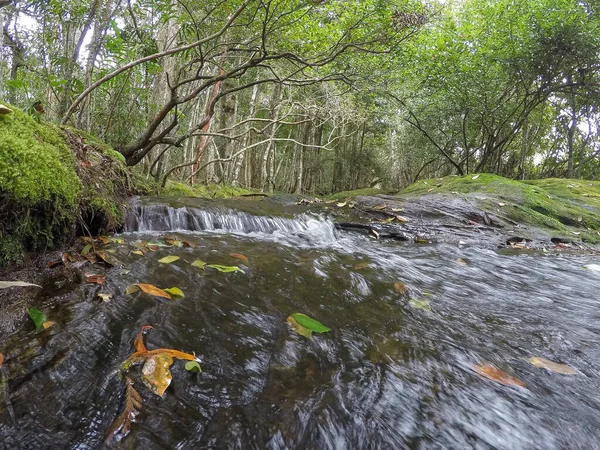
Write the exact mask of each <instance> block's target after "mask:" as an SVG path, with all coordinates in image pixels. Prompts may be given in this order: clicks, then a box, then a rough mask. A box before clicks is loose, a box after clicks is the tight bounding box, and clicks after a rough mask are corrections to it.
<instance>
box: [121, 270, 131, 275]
mask: <svg viewBox="0 0 600 450" xmlns="http://www.w3.org/2000/svg"><path fill="white" fill-rule="evenodd" d="M129 272H131V270H128V269H121V270H120V271H119V275H127V274H128V273H129Z"/></svg>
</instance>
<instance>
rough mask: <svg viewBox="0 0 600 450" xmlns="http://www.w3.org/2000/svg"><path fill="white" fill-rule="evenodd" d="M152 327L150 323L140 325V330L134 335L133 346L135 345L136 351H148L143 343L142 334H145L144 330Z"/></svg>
mask: <svg viewBox="0 0 600 450" xmlns="http://www.w3.org/2000/svg"><path fill="white" fill-rule="evenodd" d="M151 329H152V327H151V326H150V325H144V326H143V327H142V331H140V332H139V334H138V335H137V336H136V338H135V341H134V343H133V346H134V347H135V351H136V353H145V352H147V351H148V349H147V348H146V346H145V345H144V334H146V330H151Z"/></svg>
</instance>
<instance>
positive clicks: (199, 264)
mask: <svg viewBox="0 0 600 450" xmlns="http://www.w3.org/2000/svg"><path fill="white" fill-rule="evenodd" d="M192 266H194V267H197V268H198V269H202V270H204V269H205V268H206V263H205V262H204V261H202V260H201V259H197V260H196V261H194V262H193V263H192Z"/></svg>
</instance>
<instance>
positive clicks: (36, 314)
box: [29, 308, 48, 331]
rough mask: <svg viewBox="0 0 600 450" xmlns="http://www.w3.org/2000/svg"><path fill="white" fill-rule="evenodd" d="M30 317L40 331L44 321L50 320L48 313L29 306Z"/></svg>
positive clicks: (36, 329)
mask: <svg viewBox="0 0 600 450" xmlns="http://www.w3.org/2000/svg"><path fill="white" fill-rule="evenodd" d="M29 317H31V320H33V323H34V324H35V331H40V330H41V329H42V328H43V327H44V322H46V321H47V320H48V319H46V315H45V314H44V313H43V312H41V311H40V310H39V309H36V308H29Z"/></svg>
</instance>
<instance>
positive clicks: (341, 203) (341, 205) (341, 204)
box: [337, 202, 346, 208]
mask: <svg viewBox="0 0 600 450" xmlns="http://www.w3.org/2000/svg"><path fill="white" fill-rule="evenodd" d="M337 205H338V208H343V207H344V206H346V202H340V203H338V204H337Z"/></svg>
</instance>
